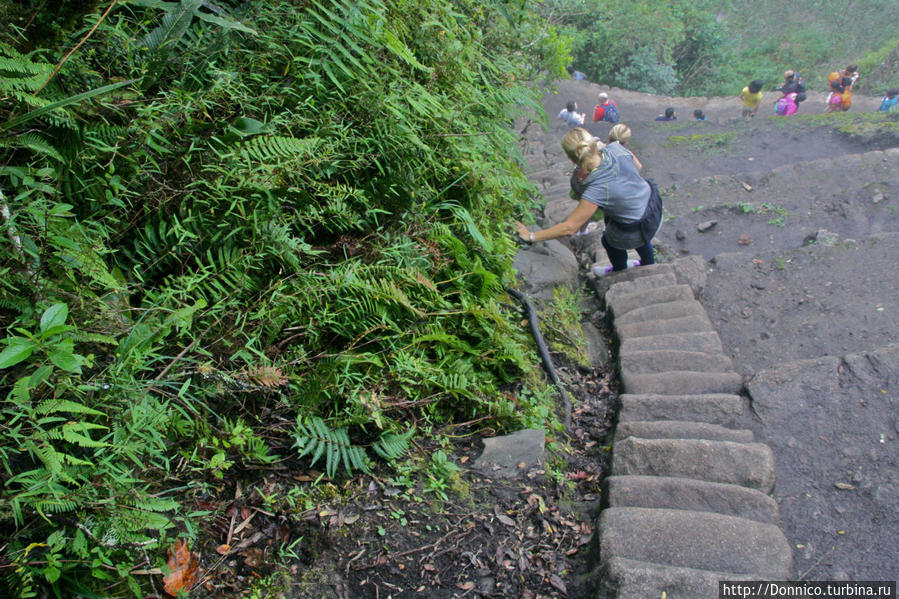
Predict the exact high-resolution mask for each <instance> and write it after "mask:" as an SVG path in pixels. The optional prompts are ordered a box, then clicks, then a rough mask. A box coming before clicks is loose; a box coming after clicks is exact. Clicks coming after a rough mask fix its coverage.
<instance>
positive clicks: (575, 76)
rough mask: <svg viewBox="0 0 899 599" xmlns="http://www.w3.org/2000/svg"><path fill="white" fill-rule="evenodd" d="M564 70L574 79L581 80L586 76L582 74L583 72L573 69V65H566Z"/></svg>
mask: <svg viewBox="0 0 899 599" xmlns="http://www.w3.org/2000/svg"><path fill="white" fill-rule="evenodd" d="M565 70H566V71H568V74H569V75H571V78H572V79H574V80H575V81H583V80H585V79H586V78H587V76H586V75H584V74H583V73H581V72H580V71H575V70H574V67H573V66H571V65H568V66H567V67H565Z"/></svg>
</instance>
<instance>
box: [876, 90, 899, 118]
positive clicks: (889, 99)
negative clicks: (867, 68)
mask: <svg viewBox="0 0 899 599" xmlns="http://www.w3.org/2000/svg"><path fill="white" fill-rule="evenodd" d="M897 102H899V89H896V88H892V89H888V90H887V94H886V95H885V96H884V97H883V100H881V101H880V108H878V109H877V110H878V112H893V109H894V108H896V103H897Z"/></svg>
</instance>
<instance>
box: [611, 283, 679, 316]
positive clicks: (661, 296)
mask: <svg viewBox="0 0 899 599" xmlns="http://www.w3.org/2000/svg"><path fill="white" fill-rule="evenodd" d="M623 287H624V286H623V285H615V286H614V287H613V288H611V289H609V292H608V293H606V306H607V307H608V308H609V309H611V310H612V314H613V315H614V317H615V318H620V317H622V316H624V315H625V314H627V313H628V312H630V311H631V310H635V309H637V308H643V307H645V306H652V305H654V304H662V303H666V302H679V301H687V300H695V299H696V298H695V297H694V296H693V290H692V289H690V286H689V285H665V286H664V287H652V288H649V289H642V290H639V291H630V292H626V291H625V290H624V288H623Z"/></svg>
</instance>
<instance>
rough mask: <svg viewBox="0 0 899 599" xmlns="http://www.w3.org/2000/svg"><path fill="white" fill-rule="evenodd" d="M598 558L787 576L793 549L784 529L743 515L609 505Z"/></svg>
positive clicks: (602, 521) (602, 522) (601, 519)
mask: <svg viewBox="0 0 899 599" xmlns="http://www.w3.org/2000/svg"><path fill="white" fill-rule="evenodd" d="M598 528H599V558H600V561H601V562H603V563H605V562H606V561H607V560H611V559H613V558H624V559H632V560H637V561H641V562H647V563H651V564H660V565H664V566H677V567H682V568H695V569H699V570H717V571H722V572H734V573H736V574H752V575H756V576H758V577H759V578H762V579H765V578H767V579H774V580H787V579H789V578H790V577H791V576H792V574H793V572H792V570H793V554H792V551H791V549H790V544H789V543H788V542H787V539H786V537H784V534H783V532H781V530H780V529H779V528H778V527H777V526H774V525H772V524H763V523H761V522H755V521H753V520H747V519H745V518H737V517H734V516H725V515H722V514H713V513H711V512H689V511H685V510H666V509H651V508H639V507H613V508H609V509H606V510H603V512H602V514H600V516H599V527H598Z"/></svg>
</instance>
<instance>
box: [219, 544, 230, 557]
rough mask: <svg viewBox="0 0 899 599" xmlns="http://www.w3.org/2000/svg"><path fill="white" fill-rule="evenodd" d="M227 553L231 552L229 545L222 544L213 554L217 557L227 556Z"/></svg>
mask: <svg viewBox="0 0 899 599" xmlns="http://www.w3.org/2000/svg"><path fill="white" fill-rule="evenodd" d="M229 551H231V545H229V544H228V543H223V544H221V545H219V546H218V547H216V548H215V552H216V553H218V554H219V555H228V552H229Z"/></svg>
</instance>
